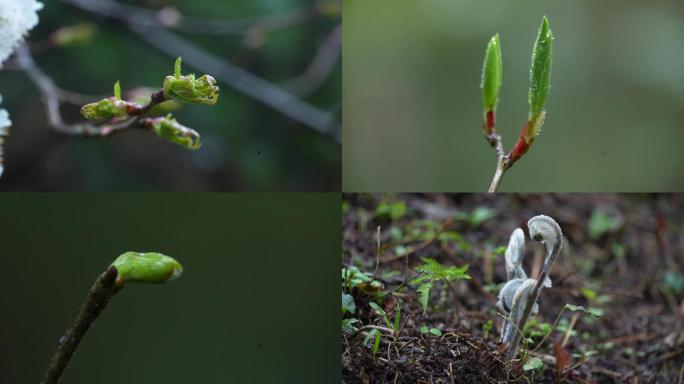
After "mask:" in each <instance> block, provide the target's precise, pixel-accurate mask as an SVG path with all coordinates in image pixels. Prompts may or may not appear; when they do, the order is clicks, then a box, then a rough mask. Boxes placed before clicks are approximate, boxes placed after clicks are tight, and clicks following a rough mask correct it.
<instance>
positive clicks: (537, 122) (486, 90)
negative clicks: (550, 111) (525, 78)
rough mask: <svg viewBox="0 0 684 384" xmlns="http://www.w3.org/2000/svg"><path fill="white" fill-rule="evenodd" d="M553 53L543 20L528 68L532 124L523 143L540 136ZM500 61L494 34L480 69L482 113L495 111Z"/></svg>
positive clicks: (501, 65) (549, 35)
mask: <svg viewBox="0 0 684 384" xmlns="http://www.w3.org/2000/svg"><path fill="white" fill-rule="evenodd" d="M552 54H553V34H552V33H551V29H550V28H549V21H548V19H547V18H546V16H544V18H543V19H542V23H541V26H540V27H539V32H538V34H537V39H536V41H535V43H534V48H533V50H532V65H531V68H530V90H529V93H528V98H527V101H528V103H529V106H530V109H529V115H528V120H529V122H530V123H531V124H530V129H529V132H526V142H528V143H529V139H534V137H536V136H537V135H538V134H539V130H540V128H541V124H542V123H543V119H544V105H545V104H546V99H547V98H548V95H549V89H550V87H551V58H552ZM502 67H503V64H502V59H501V43H500V42H499V34H496V35H494V36H493V37H492V38H491V40H489V43H488V44H487V50H486V52H485V59H484V64H483V66H482V83H481V85H480V86H481V87H482V91H483V92H482V104H483V107H484V110H485V113H487V112H488V111H496V106H497V103H498V100H499V90H500V88H501V83H502Z"/></svg>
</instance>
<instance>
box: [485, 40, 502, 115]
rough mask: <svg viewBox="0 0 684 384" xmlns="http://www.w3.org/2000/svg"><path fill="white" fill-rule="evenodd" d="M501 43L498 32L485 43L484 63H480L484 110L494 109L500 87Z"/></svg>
mask: <svg viewBox="0 0 684 384" xmlns="http://www.w3.org/2000/svg"><path fill="white" fill-rule="evenodd" d="M501 68H502V62H501V44H500V43H499V34H498V33H497V34H496V35H494V36H492V38H491V39H490V40H489V43H488V44H487V51H486V52H485V58H484V63H483V64H482V82H481V83H480V88H482V105H483V107H484V108H485V110H489V109H491V110H493V109H496V103H497V102H498V99H499V88H501Z"/></svg>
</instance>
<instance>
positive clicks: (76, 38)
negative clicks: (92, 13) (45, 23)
mask: <svg viewBox="0 0 684 384" xmlns="http://www.w3.org/2000/svg"><path fill="white" fill-rule="evenodd" d="M96 33H97V26H96V25H95V24H94V23H79V24H75V25H70V26H66V27H62V28H59V29H58V30H56V31H55V32H53V33H52V35H51V37H50V38H51V40H52V41H53V42H54V44H55V45H59V46H72V45H86V44H89V43H90V42H91V41H92V40H93V38H94V37H95V34H96Z"/></svg>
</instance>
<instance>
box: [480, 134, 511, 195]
mask: <svg viewBox="0 0 684 384" xmlns="http://www.w3.org/2000/svg"><path fill="white" fill-rule="evenodd" d="M486 138H487V141H489V143H490V144H491V145H492V147H494V149H495V150H496V157H497V162H496V171H495V172H494V178H493V179H492V184H491V185H490V186H489V191H488V192H489V193H494V192H496V191H497V190H498V189H499V184H501V179H502V178H503V176H504V174H505V173H506V171H507V170H508V168H510V164H509V160H508V159H509V158H508V155H507V154H506V153H505V152H504V148H503V142H502V139H501V135H498V134H496V133H492V134H490V135H487V137H486Z"/></svg>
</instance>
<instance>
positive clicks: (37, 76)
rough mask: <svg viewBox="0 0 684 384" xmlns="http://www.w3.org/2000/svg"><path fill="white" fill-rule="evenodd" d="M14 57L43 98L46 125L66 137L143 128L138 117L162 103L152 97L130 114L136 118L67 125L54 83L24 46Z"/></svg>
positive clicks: (104, 134)
mask: <svg viewBox="0 0 684 384" xmlns="http://www.w3.org/2000/svg"><path fill="white" fill-rule="evenodd" d="M15 55H16V62H17V65H18V66H19V68H20V69H22V70H23V71H24V72H26V74H27V75H28V77H29V79H30V80H31V81H32V82H33V83H34V84H35V85H36V87H37V88H38V89H39V90H40V93H41V94H42V96H43V99H44V100H43V101H44V102H45V109H46V111H47V116H48V123H49V124H50V126H51V127H52V128H53V129H54V130H56V131H57V132H60V133H64V134H67V135H83V136H95V137H106V136H109V135H111V134H113V133H116V132H120V131H123V130H126V129H130V128H143V127H141V126H140V125H139V124H138V122H139V119H140V118H139V116H141V115H142V114H144V113H142V112H145V113H146V112H147V111H149V110H150V109H151V108H152V107H154V105H156V104H158V103H159V102H161V101H163V100H161V101H160V98H159V97H158V95H157V97H156V98H155V97H154V95H153V97H152V99H151V100H150V103H149V104H148V105H146V106H144V107H141V109H140V110H138V111H134V113H132V114H133V115H136V116H134V117H132V118H129V119H126V120H123V121H119V122H115V123H110V124H104V125H99V126H98V125H94V124H91V123H77V124H67V123H65V122H64V120H63V119H62V114H61V112H60V109H59V103H60V89H59V88H58V87H57V85H55V82H54V81H53V80H52V79H51V78H50V77H49V76H48V75H46V74H45V72H43V71H42V70H41V69H40V68H39V67H38V65H37V64H36V62H35V61H34V60H33V57H32V56H31V53H30V52H29V50H28V48H27V47H26V45H20V46H19V47H17V49H16V51H15ZM157 93H159V92H157ZM162 97H163V92H162Z"/></svg>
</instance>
